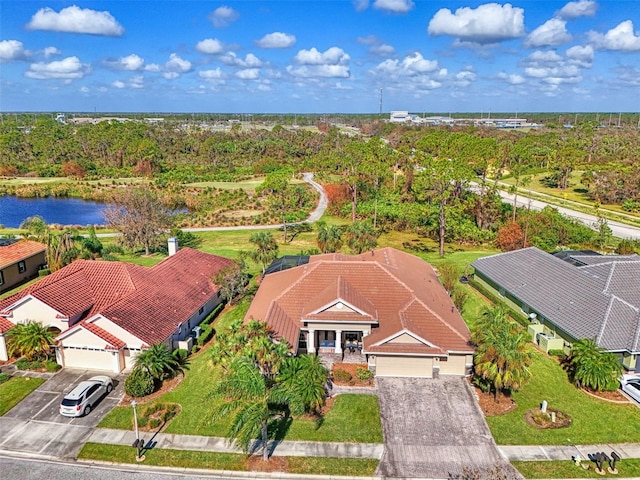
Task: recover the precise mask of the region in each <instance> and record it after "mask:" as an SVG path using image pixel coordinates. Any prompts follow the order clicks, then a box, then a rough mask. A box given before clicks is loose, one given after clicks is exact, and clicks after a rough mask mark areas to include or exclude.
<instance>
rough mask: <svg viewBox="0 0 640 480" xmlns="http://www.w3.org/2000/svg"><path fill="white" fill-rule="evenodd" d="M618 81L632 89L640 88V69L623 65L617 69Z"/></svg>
mask: <svg viewBox="0 0 640 480" xmlns="http://www.w3.org/2000/svg"><path fill="white" fill-rule="evenodd" d="M616 73H617V74H618V80H620V82H622V83H623V84H624V85H627V86H631V87H640V68H638V67H634V66H630V65H623V66H620V67H618V68H617V69H616Z"/></svg>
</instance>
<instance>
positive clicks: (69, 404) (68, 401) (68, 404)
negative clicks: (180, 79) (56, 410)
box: [62, 398, 80, 407]
mask: <svg viewBox="0 0 640 480" xmlns="http://www.w3.org/2000/svg"><path fill="white" fill-rule="evenodd" d="M79 403H80V399H79V398H77V399H75V400H74V399H71V398H63V399H62V406H64V407H75V406H76V405H78V404H79Z"/></svg>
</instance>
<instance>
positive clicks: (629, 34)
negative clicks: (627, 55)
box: [588, 20, 640, 52]
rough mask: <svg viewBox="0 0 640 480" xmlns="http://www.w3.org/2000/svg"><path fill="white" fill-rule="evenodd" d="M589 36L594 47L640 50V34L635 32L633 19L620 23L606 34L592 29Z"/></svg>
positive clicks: (625, 50)
mask: <svg viewBox="0 0 640 480" xmlns="http://www.w3.org/2000/svg"><path fill="white" fill-rule="evenodd" d="M588 36H589V41H590V42H591V43H592V44H593V45H594V47H596V48H599V49H602V50H619V51H622V52H637V51H640V35H635V34H634V32H633V22H632V21H631V20H627V21H624V22H622V23H620V24H619V25H618V26H617V27H615V28H613V29H611V30H609V31H608V32H607V33H605V34H604V35H603V34H602V33H598V32H593V31H592V32H589V33H588Z"/></svg>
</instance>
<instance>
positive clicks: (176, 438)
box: [87, 428, 384, 459]
mask: <svg viewBox="0 0 640 480" xmlns="http://www.w3.org/2000/svg"><path fill="white" fill-rule="evenodd" d="M140 438H141V439H143V440H144V442H145V448H161V449H173V450H198V451H207V452H220V453H242V451H241V450H240V449H238V448H236V447H235V446H234V445H233V444H229V443H228V442H227V439H226V438H221V437H203V436H198V435H174V434H168V433H156V434H154V433H153V432H140ZM135 439H136V435H135V432H132V431H130V430H112V429H108V428H96V429H94V430H93V432H92V433H91V435H90V436H89V438H88V439H87V442H93V443H106V444H112V445H128V446H131V445H133V442H134V441H135ZM260 447H261V442H255V443H254V444H253V445H252V447H251V449H250V451H257V450H258V449H259V448H260ZM383 449H384V446H383V445H382V444H381V443H337V442H291V441H280V442H270V443H269V450H270V454H274V453H275V454H276V455H279V456H289V457H336V458H374V459H380V457H382V452H383Z"/></svg>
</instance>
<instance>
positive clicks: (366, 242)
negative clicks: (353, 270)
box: [346, 221, 378, 254]
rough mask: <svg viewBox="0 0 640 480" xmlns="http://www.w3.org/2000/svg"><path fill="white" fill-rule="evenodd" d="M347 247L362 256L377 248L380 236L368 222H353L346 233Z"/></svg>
mask: <svg viewBox="0 0 640 480" xmlns="http://www.w3.org/2000/svg"><path fill="white" fill-rule="evenodd" d="M346 236H347V245H348V246H349V248H350V249H351V251H353V252H354V253H357V254H360V253H362V252H364V251H366V250H371V249H374V248H376V246H377V245H378V236H377V233H376V231H375V230H374V229H373V225H371V223H369V222H367V221H360V222H353V223H352V224H351V225H350V226H349V228H348V229H347V232H346Z"/></svg>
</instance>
